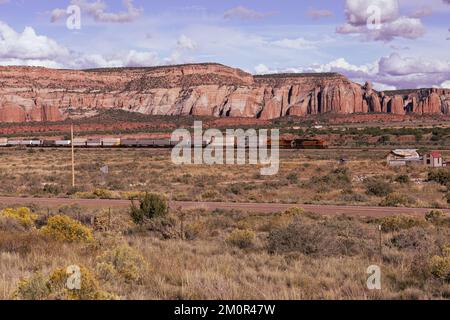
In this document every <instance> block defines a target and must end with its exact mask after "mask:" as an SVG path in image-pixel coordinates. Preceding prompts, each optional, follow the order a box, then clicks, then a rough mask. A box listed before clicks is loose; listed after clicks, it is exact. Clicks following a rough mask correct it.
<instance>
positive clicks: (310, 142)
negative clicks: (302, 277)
mask: <svg viewBox="0 0 450 320" xmlns="http://www.w3.org/2000/svg"><path fill="white" fill-rule="evenodd" d="M177 144H178V142H174V141H171V140H170V139H130V138H94V139H91V138H75V139H74V140H73V146H74V147H76V148H173V147H175V146H176V145H177ZM270 144H271V143H270V141H269V143H268V145H269V146H270ZM208 145H214V142H210V143H206V142H204V143H203V147H206V146H208ZM71 146H72V141H71V140H42V139H31V140H29V139H6V138H0V147H41V148H65V147H66V148H67V147H71ZM225 146H226V145H225ZM235 146H236V144H235ZM247 146H248V143H247ZM279 146H280V148H282V149H327V148H328V146H327V145H326V143H325V142H324V141H322V140H317V139H293V140H287V139H281V140H280V142H279Z"/></svg>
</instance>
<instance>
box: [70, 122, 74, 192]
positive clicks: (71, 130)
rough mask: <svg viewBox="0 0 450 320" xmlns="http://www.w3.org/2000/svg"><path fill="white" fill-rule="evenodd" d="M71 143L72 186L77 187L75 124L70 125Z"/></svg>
mask: <svg viewBox="0 0 450 320" xmlns="http://www.w3.org/2000/svg"><path fill="white" fill-rule="evenodd" d="M70 139H71V140H70V145H71V147H72V148H71V149H72V188H75V150H74V143H73V124H72V125H71V127H70Z"/></svg>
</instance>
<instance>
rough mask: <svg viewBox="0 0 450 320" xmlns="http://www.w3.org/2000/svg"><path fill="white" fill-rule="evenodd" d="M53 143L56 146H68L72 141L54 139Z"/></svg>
mask: <svg viewBox="0 0 450 320" xmlns="http://www.w3.org/2000/svg"><path fill="white" fill-rule="evenodd" d="M55 145H56V146H57V147H70V146H71V145H72V141H70V140H56V141H55Z"/></svg>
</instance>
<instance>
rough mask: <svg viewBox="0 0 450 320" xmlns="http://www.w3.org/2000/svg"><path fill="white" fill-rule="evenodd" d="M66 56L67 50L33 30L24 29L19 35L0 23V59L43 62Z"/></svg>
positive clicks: (67, 54) (29, 28)
mask: <svg viewBox="0 0 450 320" xmlns="http://www.w3.org/2000/svg"><path fill="white" fill-rule="evenodd" d="M68 56H69V50H68V49H66V48H65V47H63V46H61V45H59V44H58V43H57V42H56V41H54V40H52V39H50V38H48V37H46V36H41V35H37V34H36V32H35V31H34V29H33V28H31V27H26V28H25V29H24V30H23V32H22V33H20V32H16V31H15V30H14V29H12V28H11V27H10V26H8V25H7V24H6V23H4V22H1V21H0V59H21V60H41V61H45V60H58V59H61V58H66V57H68Z"/></svg>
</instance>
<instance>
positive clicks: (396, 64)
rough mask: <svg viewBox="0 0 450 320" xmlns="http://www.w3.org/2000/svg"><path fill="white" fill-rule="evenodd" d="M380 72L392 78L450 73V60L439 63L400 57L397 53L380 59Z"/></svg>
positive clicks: (425, 59)
mask: <svg viewBox="0 0 450 320" xmlns="http://www.w3.org/2000/svg"><path fill="white" fill-rule="evenodd" d="M379 65H380V72H381V73H384V74H388V75H393V76H402V75H410V74H416V73H429V74H439V73H450V60H449V61H439V60H431V59H427V58H422V57H402V56H400V55H399V54H397V53H393V54H391V55H390V56H389V57H384V58H381V60H380V63H379Z"/></svg>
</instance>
